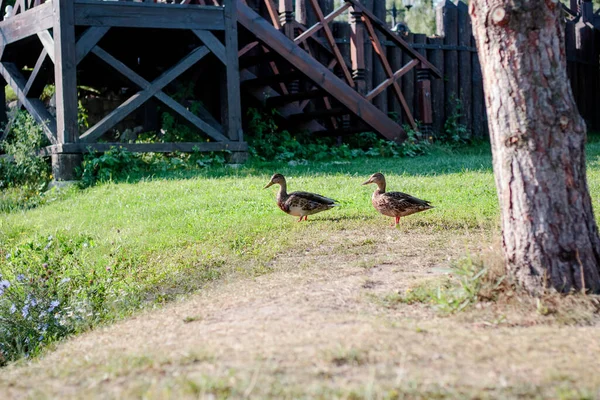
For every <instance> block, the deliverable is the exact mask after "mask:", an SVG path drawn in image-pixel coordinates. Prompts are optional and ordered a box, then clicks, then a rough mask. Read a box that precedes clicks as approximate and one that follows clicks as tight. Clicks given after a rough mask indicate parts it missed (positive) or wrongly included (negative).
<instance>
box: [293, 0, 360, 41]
mask: <svg viewBox="0 0 600 400" xmlns="http://www.w3.org/2000/svg"><path fill="white" fill-rule="evenodd" d="M349 7H350V3H344V4H342V6H341V7H338V9H337V10H335V11H334V12H332V13H331V14H329V15H327V16H326V17H325V19H324V22H325V23H326V24H328V23H329V22H331V21H333V20H334V19H336V18H337V17H338V16H339V15H340V14H341V13H343V12H344V11H346V10H347V9H348V8H349ZM321 28H323V23H321V22H319V23H317V24H314V25H313V26H311V27H310V28H308V29H307V30H305V31H304V32H302V33H301V34H300V35H298V37H297V38H296V39H294V42H296V43H297V44H300V43H302V42H304V41H305V40H306V39H308V38H309V37H312V36H313V35H314V34H315V33H317V32H318V31H319V30H320V29H321Z"/></svg>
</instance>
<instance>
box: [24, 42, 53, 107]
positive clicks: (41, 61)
mask: <svg viewBox="0 0 600 400" xmlns="http://www.w3.org/2000/svg"><path fill="white" fill-rule="evenodd" d="M46 57H48V51H46V49H42V51H41V52H40V55H39V56H38V59H37V61H36V63H35V66H34V67H33V71H32V72H31V75H29V78H28V79H27V83H26V84H25V88H23V93H24V94H25V96H27V95H29V91H30V90H31V87H32V86H33V84H34V82H35V80H36V79H37V77H38V75H39V73H40V71H41V70H42V67H43V65H44V61H46Z"/></svg>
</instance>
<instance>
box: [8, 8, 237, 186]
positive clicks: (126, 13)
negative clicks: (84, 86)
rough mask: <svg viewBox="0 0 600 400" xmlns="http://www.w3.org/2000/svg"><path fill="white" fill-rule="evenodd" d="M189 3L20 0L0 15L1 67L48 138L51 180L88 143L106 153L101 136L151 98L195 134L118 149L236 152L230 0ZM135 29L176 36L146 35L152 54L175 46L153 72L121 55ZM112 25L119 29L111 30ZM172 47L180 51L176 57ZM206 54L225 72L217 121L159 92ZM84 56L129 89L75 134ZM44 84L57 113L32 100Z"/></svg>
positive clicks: (66, 171) (68, 174) (131, 47)
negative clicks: (50, 86)
mask: <svg viewBox="0 0 600 400" xmlns="http://www.w3.org/2000/svg"><path fill="white" fill-rule="evenodd" d="M189 3H191V2H190V1H187V0H186V1H185V2H184V4H167V3H162V4H161V3H154V2H108V1H98V0H49V1H46V2H43V1H40V0H17V4H16V6H15V8H14V9H13V15H12V16H10V18H8V19H6V20H4V21H2V22H0V33H1V39H2V40H1V43H0V74H1V75H2V77H3V78H4V80H5V81H6V82H7V83H8V84H9V85H10V86H11V87H12V88H13V90H14V91H15V93H16V94H17V97H18V101H19V103H20V104H21V105H22V106H23V107H24V108H25V109H27V111H28V112H29V113H30V114H31V115H32V116H33V117H34V118H35V119H36V120H37V121H38V122H39V123H40V124H42V126H43V130H44V133H45V134H46V136H47V137H48V139H49V141H50V143H51V145H50V146H49V147H47V148H46V149H45V152H46V153H47V154H49V155H51V156H52V161H53V173H54V176H55V178H56V179H58V180H68V179H72V178H73V172H74V166H75V165H77V164H78V162H80V159H81V154H82V153H83V152H85V151H86V150H87V149H92V150H97V151H104V150H106V149H108V148H109V147H110V146H111V145H113V143H111V142H110V141H108V142H103V143H98V139H100V138H102V137H103V135H105V134H106V133H107V132H108V130H109V129H110V128H112V127H113V126H114V125H115V124H117V123H118V122H119V121H121V120H122V119H123V118H125V117H126V116H127V115H128V114H130V113H132V112H133V111H135V110H136V109H138V108H139V107H140V106H141V105H142V104H144V103H145V102H147V101H148V100H150V99H153V98H154V99H156V100H158V101H159V102H160V103H162V104H163V105H164V106H166V107H168V108H169V109H171V110H172V111H174V112H175V113H177V114H179V115H180V116H181V117H183V119H185V121H186V122H187V123H188V124H190V125H191V126H193V127H195V128H196V129H197V130H198V131H199V132H201V133H202V137H200V136H199V137H198V140H197V141H195V142H187V143H136V144H127V143H117V144H118V145H119V146H123V147H125V148H128V149H130V150H132V151H138V152H171V151H175V150H177V151H188V152H191V151H195V150H198V151H217V150H230V151H232V152H234V155H235V154H237V153H240V154H241V155H242V156H243V154H244V152H246V150H247V145H246V143H245V142H244V141H243V133H242V127H241V105H240V97H239V74H238V57H237V49H238V46H237V22H236V15H237V12H236V5H237V2H236V0H225V3H224V6H218V5H210V6H206V5H199V4H189ZM3 8H4V7H3ZM140 30H143V32H145V33H147V34H155V37H154V38H156V34H158V35H159V36H160V35H163V34H166V32H169V33H170V34H171V35H174V36H172V37H175V38H177V39H176V40H177V42H178V45H177V46H175V45H174V44H173V43H174V42H169V41H167V42H166V43H165V44H166V46H167V49H164V48H163V49H161V48H160V47H159V43H160V41H159V40H155V41H152V40H151V42H152V43H153V46H154V47H155V48H153V49H150V50H151V51H152V52H154V53H156V52H161V51H163V50H164V51H167V50H168V47H169V46H175V47H177V50H178V51H175V52H173V51H172V52H171V53H170V56H171V60H168V61H172V63H171V64H170V65H168V64H166V62H163V63H162V65H158V64H160V57H155V58H154V62H155V63H156V64H157V66H158V67H160V69H156V68H155V69H154V71H153V72H154V75H152V74H147V76H143V75H142V74H141V73H139V72H137V71H136V65H135V61H134V60H133V61H134V62H132V60H131V59H128V57H127V55H128V53H131V52H135V51H136V46H139V45H140V44H139V43H136V42H135V41H134V42H133V43H131V42H129V43H128V42H127V40H126V38H127V37H128V36H129V35H132V34H134V33H135V31H140ZM111 31H116V32H114V34H113V35H112V37H110V36H111ZM163 32H164V33H163ZM150 39H152V38H150ZM156 47H159V48H156ZM36 49H37V54H35V53H36ZM174 53H175V54H176V53H179V54H178V55H177V57H176V58H175V59H173V57H174ZM115 54H120V55H121V59H119V57H118V56H115ZM209 55H212V57H213V58H214V59H216V60H218V61H219V62H220V63H221V65H222V68H221V70H223V73H221V75H217V76H221V78H220V79H219V80H220V82H221V91H220V93H219V90H217V94H220V96H218V97H220V104H221V107H220V108H221V110H222V111H223V112H222V113H221V115H220V119H221V121H220V122H218V120H217V118H214V116H213V114H214V113H213V114H211V113H210V112H209V111H208V110H206V109H205V108H204V107H203V106H202V105H197V107H196V108H198V111H197V112H196V113H192V112H191V111H190V110H189V109H188V107H185V106H184V105H182V104H180V103H179V102H177V101H176V100H175V99H174V98H173V97H172V96H170V95H168V94H167V93H166V92H165V88H166V87H168V85H169V84H171V83H173V82H174V81H175V80H176V79H178V78H181V77H183V76H184V74H185V73H186V71H189V70H190V69H192V67H195V66H197V65H198V64H199V63H200V62H201V61H202V60H204V59H206V58H209V57H208V56H209ZM32 56H33V60H35V61H33V60H32ZM89 58H94V60H93V63H94V64H95V65H96V68H95V69H94V74H95V75H96V76H97V75H98V74H101V75H105V74H107V72H106V69H107V68H111V69H113V70H114V71H116V72H118V75H120V76H119V77H118V79H119V80H120V81H126V82H127V85H129V87H130V88H134V89H133V90H131V95H130V96H129V97H128V98H127V100H125V101H124V102H123V103H122V104H121V105H119V106H118V107H117V108H116V109H114V110H112V111H110V112H109V113H108V114H107V115H106V116H104V118H102V119H101V120H100V121H98V122H97V123H96V124H94V125H93V126H91V127H89V129H87V130H85V131H83V132H80V129H79V124H78V93H77V85H78V83H79V82H78V80H79V78H80V75H82V74H83V75H85V71H84V70H85V68H80V67H81V66H82V65H83V64H84V63H85V61H86V59H89ZM48 62H51V63H52V64H53V68H51V69H52V71H51V73H47V72H48V65H47V64H48ZM100 63H104V64H103V66H102V67H98V65H99V64H100ZM138 63H139V57H138ZM25 66H33V68H32V69H31V70H30V73H29V74H28V76H26V75H25V73H24V71H23V68H24V67H25ZM52 72H53V73H52ZM157 72H158V73H157ZM88 75H89V74H88ZM88 79H89V77H88ZM92 80H93V79H92ZM207 80H212V81H214V80H215V79H214V75H211V76H207ZM50 81H53V82H54V84H55V97H56V113H55V114H56V115H52V114H50V113H49V112H48V110H47V109H46V107H45V106H44V104H43V103H42V101H41V100H40V99H39V96H40V93H41V90H42V89H43V87H44V85H45V84H46V83H48V82H50ZM198 115H200V116H198ZM234 158H235V157H234Z"/></svg>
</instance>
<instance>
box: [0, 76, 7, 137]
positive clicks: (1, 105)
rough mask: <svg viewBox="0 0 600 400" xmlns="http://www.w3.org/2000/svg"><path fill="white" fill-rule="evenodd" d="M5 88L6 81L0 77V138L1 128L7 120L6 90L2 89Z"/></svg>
mask: <svg viewBox="0 0 600 400" xmlns="http://www.w3.org/2000/svg"><path fill="white" fill-rule="evenodd" d="M5 88H6V81H5V80H4V78H2V77H0V90H1V91H2V93H0V138H1V137H2V136H3V135H2V130H3V129H4V128H5V127H6V124H7V122H8V115H7V114H6V92H5V91H4V90H5Z"/></svg>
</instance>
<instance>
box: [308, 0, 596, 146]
mask: <svg viewBox="0 0 600 400" xmlns="http://www.w3.org/2000/svg"><path fill="white" fill-rule="evenodd" d="M320 3H321V4H323V3H331V0H329V1H327V0H321V1H320ZM364 4H365V5H366V6H369V5H370V7H371V9H372V10H373V13H374V14H375V15H376V16H377V17H379V18H380V19H383V20H385V17H386V14H387V10H385V8H382V7H381V4H385V2H383V1H378V0H367V1H365V2H364ZM373 4H375V6H373ZM323 7H325V8H326V7H327V6H326V5H324V6H323ZM564 11H565V18H566V25H565V44H566V54H567V61H568V62H567V72H568V77H569V79H570V81H571V87H572V89H573V94H574V96H575V100H576V102H577V105H578V108H579V112H580V113H581V115H582V116H583V117H584V119H585V120H586V123H587V126H588V129H590V130H599V129H600V99H599V98H598V96H599V93H600V67H599V59H600V30H599V28H600V15H599V14H600V10H598V11H597V12H596V13H594V11H593V9H592V3H591V1H584V0H573V1H572V5H571V7H570V8H568V7H565V8H564ZM436 25H437V32H436V35H435V36H427V35H425V34H420V33H409V34H408V35H406V36H404V39H405V40H406V41H407V42H409V43H410V44H411V45H412V47H413V48H414V49H416V50H417V51H418V52H419V53H421V54H423V55H426V57H427V59H428V60H429V61H430V62H431V63H432V64H433V65H435V66H436V67H437V68H438V69H439V70H440V71H442V73H443V76H444V78H443V79H432V80H431V96H432V108H433V125H432V130H433V132H434V134H439V133H440V132H443V131H444V125H445V123H446V121H447V120H448V118H449V117H452V116H456V115H457V114H460V118H458V120H457V122H458V123H459V124H461V125H463V126H465V127H466V132H465V136H467V137H475V138H485V137H487V135H488V126H487V116H486V110H485V99H484V95H483V82H482V76H481V68H480V65H479V58H478V56H477V49H476V47H475V40H474V38H473V36H472V30H471V20H470V16H469V14H468V6H467V4H466V3H464V2H462V1H460V0H459V1H457V2H452V1H450V0H445V1H441V2H439V3H438V5H437V7H436ZM334 34H335V36H336V41H337V42H338V43H340V47H341V48H342V50H343V49H344V48H346V51H342V52H343V53H344V56H345V57H349V52H350V50H349V45H347V44H348V43H349V39H348V38H349V35H350V26H349V25H348V23H346V22H335V24H334ZM383 43H384V44H385V45H386V47H387V52H388V58H389V60H390V63H391V64H392V68H396V69H397V68H399V67H400V66H401V65H403V60H402V55H401V52H400V50H399V49H397V48H396V47H395V46H393V45H392V43H389V42H386V41H384V42H383ZM346 45H347V46H346ZM365 53H366V59H367V61H366V66H365V73H366V78H365V80H366V82H367V86H368V89H367V90H369V89H370V88H372V82H379V81H381V78H382V76H383V71H382V69H381V68H380V66H379V63H378V62H377V59H376V57H377V55H376V54H373V53H372V51H371V52H369V51H368V49H366V51H365ZM418 73H419V72H418V71H415V70H413V71H411V72H409V73H407V74H406V75H404V76H403V77H402V78H401V85H402V91H403V93H405V97H406V101H407V103H408V105H409V108H410V109H411V111H413V114H414V115H415V118H416V119H417V120H419V119H420V115H419V107H418V103H417V102H418V100H419V98H418V96H417V93H418V91H419V89H418V85H419V79H418V76H417V74H418ZM375 104H376V105H377V107H378V108H380V109H381V110H382V111H384V112H388V113H391V114H393V115H394V116H397V118H399V119H400V120H401V119H402V113H401V105H400V104H399V102H398V100H397V99H396V98H395V97H394V96H393V93H391V91H388V93H387V96H383V95H382V96H379V97H378V98H376V99H375Z"/></svg>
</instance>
